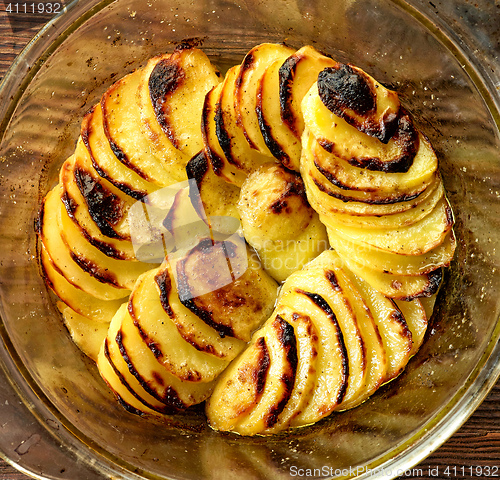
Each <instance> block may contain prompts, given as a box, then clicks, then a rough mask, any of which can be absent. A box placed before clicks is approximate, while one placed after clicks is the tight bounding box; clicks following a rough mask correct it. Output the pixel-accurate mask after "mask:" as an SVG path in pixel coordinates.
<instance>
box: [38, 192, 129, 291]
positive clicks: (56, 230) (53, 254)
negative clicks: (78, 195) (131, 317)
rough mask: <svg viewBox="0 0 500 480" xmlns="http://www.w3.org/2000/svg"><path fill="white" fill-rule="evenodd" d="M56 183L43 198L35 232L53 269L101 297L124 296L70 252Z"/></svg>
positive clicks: (110, 280) (109, 278) (83, 288)
mask: <svg viewBox="0 0 500 480" xmlns="http://www.w3.org/2000/svg"><path fill="white" fill-rule="evenodd" d="M61 190H62V186H61V185H60V184H58V185H56V186H55V187H54V188H53V189H52V190H51V191H50V192H49V193H48V194H47V195H46V196H45V199H44V203H43V206H42V209H41V212H40V220H39V221H38V224H39V226H38V234H39V237H40V240H41V242H42V243H43V245H44V246H45V249H46V251H47V253H48V255H49V257H50V259H51V261H52V263H53V265H54V267H55V268H56V269H57V271H58V272H59V273H60V274H61V275H62V276H63V277H64V278H65V279H66V280H67V281H68V282H69V283H70V284H72V285H74V286H75V287H76V288H79V289H81V290H83V291H84V292H87V293H88V294H90V295H93V296H95V297H96V298H99V299H102V300H116V299H118V298H123V297H126V296H127V295H128V294H129V293H130V290H128V289H126V288H121V287H118V286H116V285H115V283H116V282H115V280H114V278H113V276H111V275H109V276H107V275H106V274H103V275H104V277H103V278H101V277H99V272H97V271H93V270H92V268H91V266H88V268H82V267H84V265H79V264H78V263H77V262H76V261H75V258H74V257H73V256H72V254H71V248H70V246H69V245H67V244H66V243H65V241H64V240H63V238H62V237H61V221H60V214H61V209H62V208H64V205H63V204H62V202H61Z"/></svg>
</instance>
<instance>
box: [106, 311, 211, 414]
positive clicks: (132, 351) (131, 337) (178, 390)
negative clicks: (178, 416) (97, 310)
mask: <svg viewBox="0 0 500 480" xmlns="http://www.w3.org/2000/svg"><path fill="white" fill-rule="evenodd" d="M129 310H130V303H129V307H128V310H126V312H125V315H124V317H123V320H122V323H121V326H120V330H119V332H118V334H117V336H116V342H117V345H118V348H119V351H120V354H121V356H122V357H123V359H124V360H125V363H126V366H127V369H128V371H130V372H131V373H132V374H133V376H134V377H135V378H136V379H137V380H138V381H139V384H140V385H141V386H142V388H143V389H144V390H146V392H148V393H149V394H150V395H151V396H152V397H154V398H156V399H157V400H159V401H160V402H162V403H163V404H165V405H166V407H167V408H169V409H170V410H171V411H172V410H176V411H179V410H184V409H185V408H187V407H189V406H191V405H196V404H198V403H201V402H203V401H204V400H206V399H207V398H208V397H209V396H210V394H211V392H212V389H213V387H214V382H213V381H207V382H203V381H199V382H196V381H185V380H183V379H182V378H179V377H177V376H176V375H174V374H173V373H172V372H171V371H170V370H169V369H167V368H165V365H164V363H162V362H161V360H159V358H158V357H157V356H156V353H157V352H156V350H155V349H154V346H153V345H150V344H148V339H147V338H146V337H145V336H144V334H143V333H142V331H141V329H140V328H139V324H138V323H137V320H134V319H133V318H132V317H131V315H130V312H129ZM174 329H175V326H174ZM174 338H177V337H174ZM181 341H182V342H184V343H186V342H185V341H184V340H181ZM188 347H191V345H188ZM191 348H192V349H193V350H194V351H196V350H195V349H194V347H191ZM201 355H202V357H208V355H206V354H201ZM179 368H182V367H180V366H179ZM206 368H207V369H208V368H209V367H208V366H207V367H206ZM183 370H184V371H186V368H184V369H183Z"/></svg>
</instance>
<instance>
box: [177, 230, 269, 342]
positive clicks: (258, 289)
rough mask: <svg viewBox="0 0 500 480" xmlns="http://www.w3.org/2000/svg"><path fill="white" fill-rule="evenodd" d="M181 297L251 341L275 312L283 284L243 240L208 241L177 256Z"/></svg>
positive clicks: (226, 331)
mask: <svg viewBox="0 0 500 480" xmlns="http://www.w3.org/2000/svg"><path fill="white" fill-rule="evenodd" d="M174 273H175V275H176V280H177V286H178V290H179V297H180V299H181V301H182V303H183V304H184V306H186V307H187V308H188V309H190V310H191V311H192V312H193V314H195V315H197V316H199V317H200V318H201V319H202V320H203V321H204V322H206V323H207V324H208V325H210V326H212V327H213V328H215V330H217V332H218V333H219V334H220V335H221V336H230V337H235V338H237V339H240V340H243V341H245V342H248V341H249V340H250V337H251V333H252V331H254V330H255V329H256V328H258V327H259V326H260V325H261V324H262V323H263V322H264V321H265V320H266V319H267V318H268V317H269V315H270V314H271V312H272V310H273V306H274V302H275V300H276V295H277V289H278V284H277V283H276V282H275V280H273V279H272V278H271V277H270V276H269V275H268V274H267V273H266V272H265V271H264V270H263V268H262V266H261V264H260V262H259V261H258V259H256V258H255V255H254V254H253V252H252V250H251V249H250V248H248V247H247V245H246V244H245V242H244V241H243V239H242V238H240V237H239V236H237V235H236V236H235V237H229V238H228V239H226V240H217V239H216V238H205V239H202V240H201V241H200V242H199V243H198V245H196V246H195V247H194V248H192V249H191V250H189V251H188V252H185V253H184V254H182V255H180V256H179V257H178V258H176V265H175V270H174Z"/></svg>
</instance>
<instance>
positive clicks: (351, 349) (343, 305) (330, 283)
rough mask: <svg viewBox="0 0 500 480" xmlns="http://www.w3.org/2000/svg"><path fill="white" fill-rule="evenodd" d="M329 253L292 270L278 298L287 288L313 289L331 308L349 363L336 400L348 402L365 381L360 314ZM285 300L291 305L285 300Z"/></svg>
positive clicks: (336, 263)
mask: <svg viewBox="0 0 500 480" xmlns="http://www.w3.org/2000/svg"><path fill="white" fill-rule="evenodd" d="M332 255H333V254H332V253H330V252H328V251H326V252H323V254H322V255H321V256H320V257H318V258H317V259H316V260H313V261H312V262H311V263H310V264H308V265H307V266H306V267H305V268H304V269H302V270H301V271H298V272H296V273H294V274H292V275H291V276H290V277H289V278H288V279H287V281H286V282H285V284H284V285H283V288H282V293H281V294H280V298H279V302H281V303H283V302H285V300H283V299H282V296H286V295H287V293H288V292H289V291H296V292H298V291H309V292H310V291H314V295H317V296H320V297H321V298H322V299H323V300H324V301H325V302H326V303H327V305H328V306H329V308H330V309H331V310H332V311H333V312H334V314H335V317H336V319H337V322H338V325H339V327H340V331H341V333H342V337H343V339H344V344H345V348H346V352H347V361H348V365H349V377H348V379H347V388H346V390H345V392H344V395H343V397H342V401H341V402H340V405H342V404H343V403H344V402H345V403H350V402H351V401H352V400H353V399H354V398H356V397H358V396H359V395H360V393H361V390H362V388H363V387H364V385H365V383H366V375H367V371H368V362H367V357H366V353H367V352H366V349H365V346H364V341H363V337H362V335H361V329H360V325H359V321H362V320H363V318H361V319H359V318H358V316H357V315H356V308H355V305H353V304H352V303H351V300H352V298H349V296H348V294H347V293H346V291H345V289H344V288H343V287H344V286H345V285H343V284H345V283H346V282H342V284H341V282H340V281H339V279H338V277H339V276H342V271H341V270H340V269H339V267H338V263H339V262H338V261H337V259H336V258H334V259H333V261H331V262H330V261H329V257H331V256H332ZM286 304H287V305H288V306H289V307H292V305H291V304H290V303H289V302H287V303H286ZM313 321H314V319H313ZM336 408H337V407H336Z"/></svg>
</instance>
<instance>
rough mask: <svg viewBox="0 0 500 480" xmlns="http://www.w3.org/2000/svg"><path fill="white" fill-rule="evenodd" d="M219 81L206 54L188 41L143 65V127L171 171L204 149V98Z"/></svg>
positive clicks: (183, 165)
mask: <svg viewBox="0 0 500 480" xmlns="http://www.w3.org/2000/svg"><path fill="white" fill-rule="evenodd" d="M220 81H221V79H220V74H219V72H218V70H217V69H216V68H215V67H214V65H212V63H211V62H210V60H209V58H208V57H207V56H206V54H205V53H204V52H202V51H201V50H200V49H198V48H195V47H189V46H186V45H180V46H179V47H177V48H176V49H175V50H174V51H173V53H172V54H170V55H168V54H166V55H160V56H157V57H154V58H152V59H151V60H150V61H149V62H148V64H147V65H146V67H145V68H144V70H143V78H142V82H141V86H140V88H139V104H140V106H141V113H142V128H143V129H144V131H145V132H146V133H147V136H148V138H149V139H150V140H151V144H152V147H153V148H156V149H157V150H158V152H159V153H160V155H161V156H163V157H164V158H165V159H166V163H167V168H168V169H169V171H170V170H171V169H174V170H176V166H180V167H182V168H183V167H185V165H186V163H187V161H188V160H189V159H190V158H191V157H192V156H193V155H195V154H196V153H198V152H199V151H200V150H201V148H202V146H203V142H202V137H201V131H200V128H199V125H200V116H201V112H202V108H203V102H204V99H205V95H206V93H207V92H208V91H210V90H211V89H212V88H213V87H214V86H216V85H217V84H219V83H220ZM172 146H173V147H175V149H176V150H177V152H176V151H174V150H172V148H171V147H172ZM179 152H182V154H179Z"/></svg>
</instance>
